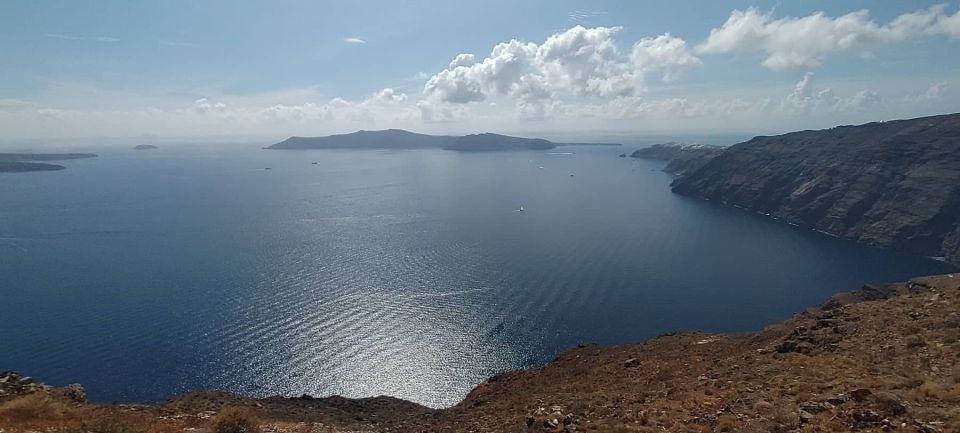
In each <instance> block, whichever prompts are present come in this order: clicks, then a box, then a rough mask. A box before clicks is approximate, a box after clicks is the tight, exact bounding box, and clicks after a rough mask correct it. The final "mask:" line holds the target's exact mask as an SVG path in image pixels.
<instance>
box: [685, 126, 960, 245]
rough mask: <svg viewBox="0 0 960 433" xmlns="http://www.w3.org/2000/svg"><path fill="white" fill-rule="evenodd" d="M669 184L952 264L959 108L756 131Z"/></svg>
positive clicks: (957, 226)
mask: <svg viewBox="0 0 960 433" xmlns="http://www.w3.org/2000/svg"><path fill="white" fill-rule="evenodd" d="M673 190H674V191H675V192H677V193H680V194H686V195H691V196H696V197H701V198H706V199H710V200H717V201H721V202H724V203H729V204H733V205H737V206H740V207H743V208H746V209H750V210H753V211H756V212H761V213H765V214H770V215H772V216H774V217H776V218H779V219H783V220H786V221H788V222H792V223H795V224H798V225H801V226H806V227H811V228H814V229H817V230H820V231H823V232H826V233H829V234H832V235H836V236H840V237H844V238H848V239H854V240H857V241H860V242H864V243H868V244H873V245H879V246H883V247H890V248H895V249H899V250H902V251H905V252H909V253H913V254H918V255H925V256H941V257H946V258H947V259H948V260H950V261H952V262H954V263H960V114H949V115H942V116H933V117H924V118H919V119H911V120H897V121H890V122H876V123H868V124H865V125H859V126H839V127H836V128H832V129H826V130H821V131H800V132H793V133H789V134H784V135H778V136H773V137H756V138H754V139H752V140H750V141H747V142H744V143H740V144H736V145H733V146H731V147H730V148H728V149H726V150H725V151H724V152H722V154H720V155H719V156H717V157H716V158H713V159H711V160H710V161H709V162H707V163H706V164H704V165H703V166H702V167H701V168H700V169H698V170H694V171H690V172H688V173H686V175H684V176H682V177H680V178H678V179H677V180H676V181H675V182H674V183H673Z"/></svg>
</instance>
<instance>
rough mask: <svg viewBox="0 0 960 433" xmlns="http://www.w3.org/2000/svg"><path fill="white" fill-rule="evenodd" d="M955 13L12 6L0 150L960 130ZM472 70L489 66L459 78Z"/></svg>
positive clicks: (848, 7)
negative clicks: (264, 139) (165, 140)
mask: <svg viewBox="0 0 960 433" xmlns="http://www.w3.org/2000/svg"><path fill="white" fill-rule="evenodd" d="M937 5H941V6H937ZM958 9H960V4H958V3H955V2H954V3H949V2H948V3H936V2H929V3H927V2H919V1H917V2H914V1H911V2H903V1H869V2H868V1H844V2H836V1H832V2H826V1H803V2H800V1H795V2H786V1H783V2H768V1H752V2H742V1H733V2H715V1H671V2H652V1H621V2H602V1H590V2H586V1H542V2H533V1H529V2H516V1H484V2H441V1H353V2H345V1H344V2H315V1H309V2H308V1H271V2H266V1H264V2H240V1H163V2H145V1H98V2H76V1H43V0H36V1H16V2H4V3H2V4H0V53H2V57H0V76H2V77H3V79H2V80H0V138H7V139H10V138H43V137H48V136H50V137H73V136H76V137H84V136H85V137H89V136H121V137H122V136H139V135H142V134H148V135H151V136H177V137H188V136H196V137H203V136H229V135H250V136H277V137H282V136H286V135H291V134H301V135H306V134H323V133H331V132H344V131H350V130H355V129H362V128H365V129H372V128H387V127H403V128H408V129H414V130H421V131H427V132H456V133H465V132H475V131H480V130H493V131H500V132H513V131H535V132H536V131H542V132H544V133H549V132H551V131H559V132H568V133H569V132H574V131H580V132H582V133H583V134H590V133H593V132H622V133H634V132H635V133H645V132H661V133H662V132H671V131H697V132H708V131H713V130H717V131H754V130H755V131H756V132H758V133H759V132H770V131H779V130H790V129H797V128H807V127H827V126H832V125H834V124H838V123H856V122H861V121H869V120H880V119H888V118H895V117H911V116H918V115H925V114H937V113H943V112H953V111H960V110H957V107H958V105H960V104H958V102H960V99H958V95H960V93H958V92H957V89H956V86H958V85H960V83H954V82H953V81H955V77H958V76H960V74H958V72H960V55H958V54H960V49H958V48H960V15H958V13H957V12H958ZM858 11H863V12H859V14H858ZM818 12H822V14H820V15H817V13H818ZM738 14H739V15H738ZM848 14H853V15H848ZM728 20H730V22H728ZM725 23H727V24H729V26H727V27H726V28H725V27H724V25H725ZM577 26H580V27H577ZM712 32H713V33H716V34H715V35H714V36H711V35H712ZM511 40H515V41H516V44H513V45H511V46H509V47H507V46H506V43H509V42H510V41H511ZM644 41H645V42H644ZM497 44H505V45H504V47H503V49H502V50H501V51H500V52H499V55H500V56H501V57H497V56H496V55H492V54H491V50H492V49H494V47H495V46H496V45H497ZM638 45H639V46H640V47H639V48H638ZM462 53H469V54H473V55H474V56H473V58H467V57H463V58H462V60H463V61H462V62H461V63H460V64H456V65H451V60H452V59H454V58H455V57H456V56H457V55H458V54H462Z"/></svg>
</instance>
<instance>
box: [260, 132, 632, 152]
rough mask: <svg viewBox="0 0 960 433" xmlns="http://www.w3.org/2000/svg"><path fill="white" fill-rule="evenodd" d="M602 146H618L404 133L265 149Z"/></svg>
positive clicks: (293, 141) (299, 140) (303, 140)
mask: <svg viewBox="0 0 960 433" xmlns="http://www.w3.org/2000/svg"><path fill="white" fill-rule="evenodd" d="M574 145H599V146H619V144H614V143H554V142H551V141H549V140H545V139H542V138H522V137H512V136H509V135H501V134H492V133H483V134H471V135H465V136H454V135H427V134H418V133H415V132H410V131H405V130H402V129H386V130H381V131H357V132H352V133H349V134H336V135H328V136H324V137H290V138H288V139H286V140H283V141H281V142H279V143H276V144H273V145H270V146H267V147H265V148H264V149H274V150H302V149H446V150H456V151H462V152H484V151H504V150H547V149H553V148H555V147H557V146H574Z"/></svg>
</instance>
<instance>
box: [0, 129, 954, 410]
mask: <svg viewBox="0 0 960 433" xmlns="http://www.w3.org/2000/svg"><path fill="white" fill-rule="evenodd" d="M624 150H626V149H619V148H585V147H574V148H566V149H563V150H562V151H559V152H554V153H545V152H544V153H537V152H529V153H528V152H518V153H496V154H492V153H491V154H459V153H454V152H447V151H439V150H421V151H308V152H295V151H267V150H260V149H257V148H256V146H242V147H241V146H233V147H232V148H231V147H226V146H224V147H199V148H189V147H185V148H164V149H161V150H158V151H150V152H134V151H129V150H123V149H120V150H103V151H101V157H100V158H96V159H91V160H82V161H71V162H67V163H66V165H68V166H69V168H68V169H67V170H65V171H60V172H50V173H30V174H18V175H9V174H8V175H0V203H2V205H0V300H2V305H0V340H2V342H0V370H3V369H16V370H20V371H22V372H24V373H27V374H30V375H32V376H34V377H36V378H38V379H39V380H42V381H46V382H48V383H53V384H64V383H69V382H79V383H82V384H83V385H84V386H85V387H86V388H87V391H88V393H89V395H90V397H91V398H93V399H95V400H100V401H111V400H123V401H140V402H153V401H159V400H163V399H165V398H167V397H170V396H172V395H174V394H177V393H181V392H184V391H188V390H196V389H208V388H219V389H227V390H231V391H236V392H241V393H245V394H251V395H256V396H265V395H271V394H283V395H299V394H302V393H308V394H313V395H328V394H342V395H347V396H355V397H356V396H371V395H380V394H386V395H393V396H398V397H402V398H406V399H410V400H414V401H417V402H421V403H424V404H427V405H431V406H443V405H450V404H454V403H456V402H457V401H458V400H459V399H460V398H462V397H463V396H464V395H465V394H466V392H467V391H469V389H470V388H472V387H473V386H474V385H475V384H476V383H477V382H479V381H481V380H482V379H484V378H485V377H487V376H489V375H490V374H492V373H495V372H497V371H501V370H506V369H515V368H520V367H526V366H533V365H537V364H540V363H543V362H545V361H547V360H549V359H551V358H552V357H553V356H554V355H555V354H556V353H558V352H559V351H561V350H563V349H565V348H568V347H570V346H572V345H575V344H577V343H578V342H599V343H608V344H609V343H621V342H632V341H638V340H642V339H645V338H648V337H651V336H654V335H656V334H660V333H663V332H667V331H672V330H680V329H684V330H707V331H743V330H751V329H756V328H759V327H761V326H762V325H764V324H767V323H770V322H774V321H779V320H782V319H785V318H787V317H789V316H790V315H791V313H793V312H796V311H798V310H800V309H803V308H806V307H808V306H811V305H813V304H816V303H818V302H820V301H822V300H824V299H825V298H826V297H827V296H829V295H830V294H831V293H832V292H835V291H842V290H851V289H855V288H857V287H859V286H860V285H861V284H862V283H864V282H869V281H894V280H903V279H905V278H908V277H911V276H915V275H920V274H932V273H938V272H946V271H948V270H950V269H949V268H947V267H946V265H943V264H940V263H937V262H934V261H930V260H925V259H920V258H913V257H905V256H901V255H897V254H894V253H891V252H886V251H880V250H876V249H871V248H867V247H864V246H860V245H856V244H853V243H850V242H846V241H840V240H836V239H832V238H829V237H826V236H823V235H819V234H816V233H812V232H809V231H804V230H800V229H796V228H793V227H790V226H788V225H785V224H781V223H778V222H775V221H771V220H768V219H765V218H762V217H759V216H755V215H752V214H748V213H745V212H743V211H740V210H737V209H733V208H728V207H722V206H719V205H716V204H713V203H709V202H702V201H698V200H694V199H690V198H685V197H680V196H676V195H673V194H671V193H670V190H669V188H668V184H669V182H670V177H669V176H668V175H666V174H664V173H661V172H660V171H659V168H660V167H661V164H659V163H655V162H646V161H634V160H629V159H626V160H625V159H621V158H617V157H616V155H617V154H619V153H621V152H623V151H624ZM312 161H316V162H317V163H318V164H316V165H313V164H311V162H312ZM264 167H271V168H272V170H263V168H264ZM540 167H542V168H540ZM571 174H574V175H575V176H574V177H571V176H570V175H571ZM521 205H522V206H523V207H524V208H525V211H524V212H517V211H516V209H517V208H518V207H519V206H521Z"/></svg>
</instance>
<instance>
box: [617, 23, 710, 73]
mask: <svg viewBox="0 0 960 433" xmlns="http://www.w3.org/2000/svg"><path fill="white" fill-rule="evenodd" d="M630 61H631V62H632V63H633V67H634V68H635V69H637V70H639V71H644V72H652V71H662V72H663V79H664V80H666V81H672V80H674V79H676V78H677V77H678V76H679V75H680V74H681V73H682V72H683V71H685V70H687V69H690V68H692V67H695V66H700V65H702V64H703V62H701V61H700V59H699V58H697V56H695V55H694V54H693V53H692V52H690V50H689V49H688V48H687V43H686V41H684V40H683V39H680V38H677V37H674V36H670V34H669V33H666V34H663V35H660V36H657V37H656V38H644V39H641V40H640V41H638V42H637V43H636V44H634V45H633V51H631V53H630Z"/></svg>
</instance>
